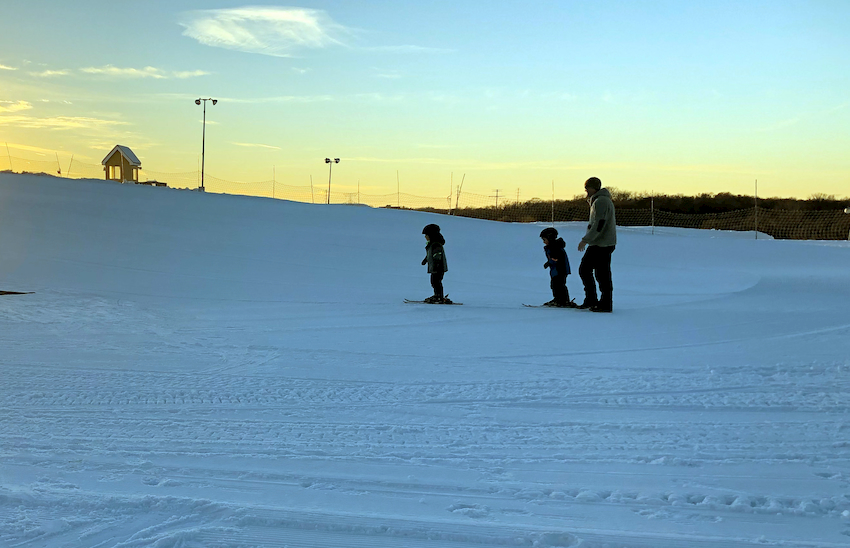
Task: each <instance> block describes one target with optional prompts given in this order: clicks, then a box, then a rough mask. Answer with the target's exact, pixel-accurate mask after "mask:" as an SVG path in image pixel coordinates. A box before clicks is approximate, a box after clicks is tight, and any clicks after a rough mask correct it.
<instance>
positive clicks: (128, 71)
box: [81, 65, 165, 80]
mask: <svg viewBox="0 0 850 548" xmlns="http://www.w3.org/2000/svg"><path fill="white" fill-rule="evenodd" d="M81 70H82V71H83V72H85V73H86V74H101V75H105V76H117V77H121V78H155V79H158V80H159V79H163V78H165V75H164V74H163V73H162V70H160V69H158V68H155V67H145V68H142V69H137V68H120V67H113V66H112V65H106V66H105V67H88V68H84V69H81Z"/></svg>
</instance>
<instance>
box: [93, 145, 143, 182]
mask: <svg viewBox="0 0 850 548" xmlns="http://www.w3.org/2000/svg"><path fill="white" fill-rule="evenodd" d="M101 163H102V164H103V171H104V173H105V174H106V180H107V181H120V182H122V183H125V182H126V183H138V182H139V170H140V169H141V168H142V163H141V162H140V161H139V159H138V158H137V157H136V155H135V154H133V151H132V150H130V148H129V147H125V146H121V145H115V148H113V149H112V151H111V152H110V153H109V154H107V155H106V158H104V159H103V162H101Z"/></svg>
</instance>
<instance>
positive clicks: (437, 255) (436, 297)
mask: <svg viewBox="0 0 850 548" xmlns="http://www.w3.org/2000/svg"><path fill="white" fill-rule="evenodd" d="M422 234H424V235H425V239H426V240H427V241H428V244H427V245H425V258H424V259H422V264H423V265H426V264H427V265H428V274H430V275H431V287H433V288H434V294H433V295H432V296H430V297H428V298H427V299H425V302H426V303H444V304H451V301H450V300H449V299H447V298H446V296H445V295H444V294H443V275H445V273H446V272H448V270H449V267H448V264H447V263H446V251H445V250H444V249H443V245H444V244H445V243H446V239H445V238H443V235H442V234H440V227H439V226H437V225H435V224H430V225H427V226H426V227H425V228H423V229H422Z"/></svg>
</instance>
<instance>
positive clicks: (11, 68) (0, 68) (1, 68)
mask: <svg viewBox="0 0 850 548" xmlns="http://www.w3.org/2000/svg"><path fill="white" fill-rule="evenodd" d="M0 70H18V69H16V68H15V67H7V66H6V65H0Z"/></svg>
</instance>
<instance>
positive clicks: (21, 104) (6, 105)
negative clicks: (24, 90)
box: [0, 101, 32, 113]
mask: <svg viewBox="0 0 850 548" xmlns="http://www.w3.org/2000/svg"><path fill="white" fill-rule="evenodd" d="M31 108H32V104H31V103H28V102H27V101H0V113H3V112H20V111H22V110H29V109H31Z"/></svg>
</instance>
